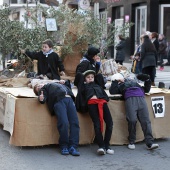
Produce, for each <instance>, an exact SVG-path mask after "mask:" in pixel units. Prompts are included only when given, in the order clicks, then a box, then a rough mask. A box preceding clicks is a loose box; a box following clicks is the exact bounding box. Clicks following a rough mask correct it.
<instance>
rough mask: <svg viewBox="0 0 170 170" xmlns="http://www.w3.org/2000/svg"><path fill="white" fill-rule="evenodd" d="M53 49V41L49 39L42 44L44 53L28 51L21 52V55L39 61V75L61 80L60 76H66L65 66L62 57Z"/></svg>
mask: <svg viewBox="0 0 170 170" xmlns="http://www.w3.org/2000/svg"><path fill="white" fill-rule="evenodd" d="M52 48H53V43H52V41H51V40H50V39H47V40H45V41H44V42H43V43H42V51H39V52H30V51H28V50H27V51H25V50H21V53H23V54H25V55H26V56H28V57H30V58H31V59H34V60H37V61H38V63H37V68H38V73H37V74H38V75H46V76H47V77H48V78H49V79H52V80H53V79H57V80H60V75H65V73H64V66H63V64H62V61H61V59H60V57H59V56H58V54H57V53H55V52H54V50H53V49H52ZM59 72H60V73H59Z"/></svg>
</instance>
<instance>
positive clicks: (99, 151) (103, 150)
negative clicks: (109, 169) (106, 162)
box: [97, 148, 106, 155]
mask: <svg viewBox="0 0 170 170" xmlns="http://www.w3.org/2000/svg"><path fill="white" fill-rule="evenodd" d="M97 153H98V154H99V155H105V154H106V151H105V149H103V148H99V149H98V150H97Z"/></svg>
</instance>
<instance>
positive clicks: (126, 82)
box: [109, 73, 159, 149]
mask: <svg viewBox="0 0 170 170" xmlns="http://www.w3.org/2000/svg"><path fill="white" fill-rule="evenodd" d="M137 78H138V79H139V80H141V81H144V87H142V86H140V85H139V84H138V83H137V82H136V81H135V80H132V79H124V77H123V76H122V75H121V74H120V73H117V74H115V75H113V76H112V78H111V80H112V84H111V87H110V89H109V92H110V94H122V95H123V97H124V99H125V111H126V119H127V121H128V132H129V137H128V140H129V145H128V148H129V149H135V140H136V123H137V118H138V119H139V122H140V124H141V127H142V131H143V133H144V137H145V143H146V145H147V148H148V149H156V148H158V147H159V145H158V144H154V143H153V140H154V139H153V136H152V129H151V122H150V119H149V112H148V108H147V103H146V101H145V98H144V97H145V92H149V91H150V88H151V81H150V79H149V75H147V74H138V75H137Z"/></svg>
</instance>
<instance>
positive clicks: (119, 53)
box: [115, 35, 126, 65]
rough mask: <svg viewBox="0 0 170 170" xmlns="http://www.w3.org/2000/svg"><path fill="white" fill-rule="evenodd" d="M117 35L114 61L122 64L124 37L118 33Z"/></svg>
mask: <svg viewBox="0 0 170 170" xmlns="http://www.w3.org/2000/svg"><path fill="white" fill-rule="evenodd" d="M118 37H119V40H120V41H119V43H118V44H117V45H116V46H115V49H116V58H115V61H116V63H119V64H121V65H123V61H124V60H125V51H124V49H125V43H126V41H125V39H124V38H123V36H122V35H118Z"/></svg>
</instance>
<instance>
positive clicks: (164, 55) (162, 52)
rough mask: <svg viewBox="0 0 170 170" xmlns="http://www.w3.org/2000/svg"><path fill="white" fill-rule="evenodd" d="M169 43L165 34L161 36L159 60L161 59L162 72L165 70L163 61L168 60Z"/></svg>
mask: <svg viewBox="0 0 170 170" xmlns="http://www.w3.org/2000/svg"><path fill="white" fill-rule="evenodd" d="M166 48H167V42H166V40H165V37H164V35H163V34H159V50H158V53H159V58H160V69H159V70H160V71H162V70H163V69H164V65H163V59H166V58H167V51H166Z"/></svg>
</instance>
